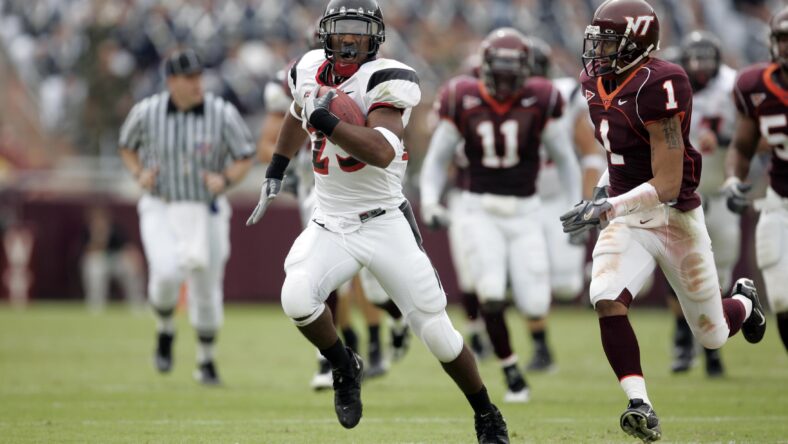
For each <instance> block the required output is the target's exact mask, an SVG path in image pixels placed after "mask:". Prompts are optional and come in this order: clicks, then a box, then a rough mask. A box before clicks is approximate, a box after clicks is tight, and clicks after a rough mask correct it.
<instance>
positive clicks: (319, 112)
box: [309, 108, 341, 137]
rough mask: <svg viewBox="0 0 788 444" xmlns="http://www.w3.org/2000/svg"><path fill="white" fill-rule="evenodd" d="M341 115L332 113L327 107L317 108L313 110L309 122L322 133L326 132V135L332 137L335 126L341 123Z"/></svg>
mask: <svg viewBox="0 0 788 444" xmlns="http://www.w3.org/2000/svg"><path fill="white" fill-rule="evenodd" d="M339 122H341V120H339V117H337V116H335V115H333V114H331V112H330V111H329V110H327V109H325V108H317V109H316V110H314V111H312V115H311V116H309V124H310V125H312V127H313V128H314V129H316V130H318V131H320V132H321V133H323V134H325V136H326V137H331V134H333V133H334V128H336V127H337V125H339Z"/></svg>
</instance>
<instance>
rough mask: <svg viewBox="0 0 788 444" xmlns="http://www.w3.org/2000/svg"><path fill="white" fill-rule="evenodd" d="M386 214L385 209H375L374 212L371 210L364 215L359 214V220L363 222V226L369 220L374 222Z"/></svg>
mask: <svg viewBox="0 0 788 444" xmlns="http://www.w3.org/2000/svg"><path fill="white" fill-rule="evenodd" d="M384 214H386V210H384V209H383V208H375V209H374V210H369V211H365V212H363V213H359V215H358V218H359V219H360V220H361V223H362V224H363V223H364V222H366V221H368V220H372V219H374V218H376V217H378V216H382V215H384Z"/></svg>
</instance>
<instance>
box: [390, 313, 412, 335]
mask: <svg viewBox="0 0 788 444" xmlns="http://www.w3.org/2000/svg"><path fill="white" fill-rule="evenodd" d="M391 321H392V322H391V329H392V330H394V331H395V332H396V333H397V334H398V335H401V334H402V332H403V331H405V327H407V326H408V323H407V322H405V317H404V316H403V317H401V318H399V319H392V320H391Z"/></svg>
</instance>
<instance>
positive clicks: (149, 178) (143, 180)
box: [120, 147, 159, 191]
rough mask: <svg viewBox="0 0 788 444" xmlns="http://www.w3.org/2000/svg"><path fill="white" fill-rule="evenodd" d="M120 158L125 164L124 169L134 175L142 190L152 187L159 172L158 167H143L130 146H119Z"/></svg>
mask: <svg viewBox="0 0 788 444" xmlns="http://www.w3.org/2000/svg"><path fill="white" fill-rule="evenodd" d="M120 158H121V159H122V160H123V164H124V165H126V169H128V170H129V172H131V175H132V176H134V179H135V180H136V181H137V183H139V184H140V186H141V187H142V188H143V189H144V190H146V191H150V190H152V189H153V186H154V185H155V184H156V175H157V174H158V173H159V170H158V168H155V167H154V168H144V167H143V166H142V162H140V157H139V155H138V154H137V152H136V151H135V150H132V149H130V148H126V147H121V148H120Z"/></svg>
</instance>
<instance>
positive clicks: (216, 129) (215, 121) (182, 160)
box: [120, 91, 254, 202]
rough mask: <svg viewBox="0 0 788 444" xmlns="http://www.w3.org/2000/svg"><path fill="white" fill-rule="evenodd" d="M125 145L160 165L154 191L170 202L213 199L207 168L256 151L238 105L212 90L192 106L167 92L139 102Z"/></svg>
mask: <svg viewBox="0 0 788 444" xmlns="http://www.w3.org/2000/svg"><path fill="white" fill-rule="evenodd" d="M120 146H121V148H125V149H130V150H133V151H136V152H138V153H139V156H140V160H141V162H142V165H143V166H144V167H145V168H154V167H158V170H159V173H158V176H157V178H156V185H155V186H154V188H153V190H152V192H151V194H153V195H154V196H157V197H160V198H162V199H164V200H167V201H184V200H185V201H201V202H211V201H212V200H213V199H214V197H215V196H213V195H211V193H210V191H208V187H207V186H206V185H205V180H204V173H206V172H215V173H221V172H222V171H223V170H224V168H225V167H226V166H227V165H228V164H230V163H232V162H233V161H235V160H241V159H245V158H249V157H251V156H252V155H254V147H253V144H252V135H251V133H250V132H249V129H248V128H247V127H246V124H245V123H244V121H243V119H242V118H241V115H240V114H239V113H238V110H236V109H235V107H234V106H233V105H232V104H230V103H228V102H227V101H225V100H224V99H222V98H220V97H216V96H214V95H213V94H210V93H209V94H205V99H204V101H203V103H202V104H200V105H197V106H195V107H194V108H191V109H189V110H186V111H179V110H178V109H177V108H176V107H175V105H174V104H173V103H172V101H171V100H170V94H169V92H166V91H165V92H162V93H159V94H156V95H153V96H151V97H148V98H146V99H144V100H142V101H140V102H138V103H137V104H136V105H134V108H132V109H131V112H130V113H129V115H128V116H127V117H126V121H125V122H124V123H123V126H122V127H121V130H120Z"/></svg>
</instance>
